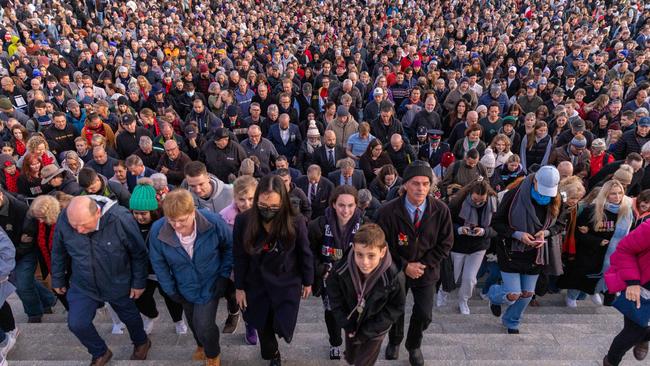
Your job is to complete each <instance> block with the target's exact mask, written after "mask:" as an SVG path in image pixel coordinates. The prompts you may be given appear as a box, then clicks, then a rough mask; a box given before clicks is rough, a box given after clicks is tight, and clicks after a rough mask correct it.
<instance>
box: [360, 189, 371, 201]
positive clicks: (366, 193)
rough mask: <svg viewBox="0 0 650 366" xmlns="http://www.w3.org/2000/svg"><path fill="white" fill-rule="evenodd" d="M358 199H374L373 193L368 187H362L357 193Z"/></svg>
mask: <svg viewBox="0 0 650 366" xmlns="http://www.w3.org/2000/svg"><path fill="white" fill-rule="evenodd" d="M357 199H358V200H359V203H366V202H370V201H372V193H370V191H369V190H367V189H365V188H364V189H360V190H359V192H358V193H357Z"/></svg>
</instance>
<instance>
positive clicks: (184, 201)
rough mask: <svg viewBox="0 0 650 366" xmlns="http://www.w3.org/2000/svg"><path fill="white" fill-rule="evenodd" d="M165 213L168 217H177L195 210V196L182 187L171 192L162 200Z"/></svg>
mask: <svg viewBox="0 0 650 366" xmlns="http://www.w3.org/2000/svg"><path fill="white" fill-rule="evenodd" d="M162 209H163V213H164V215H165V216H166V217H168V218H171V219H175V218H178V217H181V216H185V215H189V214H191V213H193V212H194V210H195V208H194V198H192V194H191V193H190V192H189V191H188V190H186V189H182V188H177V189H174V190H173V191H171V192H169V193H168V194H167V196H165V199H164V200H163V202H162Z"/></svg>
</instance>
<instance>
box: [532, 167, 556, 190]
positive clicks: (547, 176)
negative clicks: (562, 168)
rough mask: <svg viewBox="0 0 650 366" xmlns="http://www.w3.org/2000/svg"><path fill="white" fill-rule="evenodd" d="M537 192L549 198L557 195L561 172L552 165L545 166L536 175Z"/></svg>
mask: <svg viewBox="0 0 650 366" xmlns="http://www.w3.org/2000/svg"><path fill="white" fill-rule="evenodd" d="M535 180H536V181H537V192H539V194H541V195H544V196H547V197H555V196H556V195H557V186H558V184H559V183H560V172H558V171H557V168H555V167H554V166H551V165H544V166H543V167H541V168H539V170H538V171H537V173H535Z"/></svg>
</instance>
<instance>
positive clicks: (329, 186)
mask: <svg viewBox="0 0 650 366" xmlns="http://www.w3.org/2000/svg"><path fill="white" fill-rule="evenodd" d="M294 183H295V184H296V187H298V188H300V189H302V191H303V192H305V195H307V198H308V199H309V178H308V177H307V176H306V175H303V176H301V177H300V178H298V179H296V180H295V181H294ZM333 190H334V184H333V183H332V182H330V181H329V179H327V178H325V177H323V176H321V178H320V181H319V182H318V186H317V187H316V197H314V198H312V200H311V217H310V219H314V218H316V217H319V216H323V215H324V214H325V209H326V208H327V206H329V200H330V195H331V194H332V191H333Z"/></svg>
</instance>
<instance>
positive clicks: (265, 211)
mask: <svg viewBox="0 0 650 366" xmlns="http://www.w3.org/2000/svg"><path fill="white" fill-rule="evenodd" d="M257 209H258V210H259V212H260V216H262V220H263V221H264V222H265V223H269V222H271V221H273V219H274V218H275V216H276V215H277V214H278V212H280V209H272V208H268V207H258V208H257Z"/></svg>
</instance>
